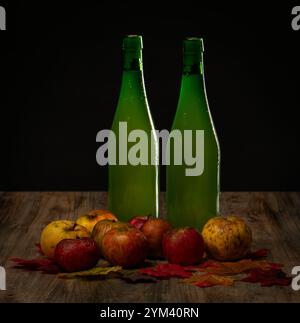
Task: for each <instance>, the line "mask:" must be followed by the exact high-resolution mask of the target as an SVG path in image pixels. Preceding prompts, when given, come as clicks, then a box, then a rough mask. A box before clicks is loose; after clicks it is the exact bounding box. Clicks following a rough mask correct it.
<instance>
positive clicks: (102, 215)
mask: <svg viewBox="0 0 300 323" xmlns="http://www.w3.org/2000/svg"><path fill="white" fill-rule="evenodd" d="M102 220H113V221H118V218H117V217H116V216H115V215H114V214H112V213H111V212H110V211H108V210H93V211H90V212H88V213H86V214H83V215H81V216H80V217H79V218H78V219H77V220H76V223H78V224H80V225H82V226H84V227H86V228H87V229H88V230H89V231H90V232H91V233H92V231H93V228H94V226H95V224H96V223H97V222H99V221H102Z"/></svg>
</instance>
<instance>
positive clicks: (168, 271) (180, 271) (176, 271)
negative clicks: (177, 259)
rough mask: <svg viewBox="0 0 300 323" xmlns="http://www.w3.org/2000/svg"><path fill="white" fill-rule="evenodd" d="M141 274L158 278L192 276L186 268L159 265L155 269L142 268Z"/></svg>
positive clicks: (173, 265)
mask: <svg viewBox="0 0 300 323" xmlns="http://www.w3.org/2000/svg"><path fill="white" fill-rule="evenodd" d="M139 272H140V273H141V274H146V275H149V276H153V277H157V278H172V277H177V278H187V277H190V276H191V275H192V273H191V272H189V271H187V270H186V269H185V267H183V266H180V265H175V264H158V265H156V266H154V267H149V268H140V269H139Z"/></svg>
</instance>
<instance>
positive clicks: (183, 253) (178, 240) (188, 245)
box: [163, 227, 204, 266]
mask: <svg viewBox="0 0 300 323" xmlns="http://www.w3.org/2000/svg"><path fill="white" fill-rule="evenodd" d="M163 253H164V256H165V257H166V259H167V260H168V261H169V262H170V263H173V264H178V265H184V266H189V265H195V264H197V263H199V262H200V261H201V259H202V258H203V254H204V240H203V237H202V235H201V234H200V233H199V232H198V231H197V230H196V229H194V228H190V227H185V228H179V229H173V230H171V231H169V232H167V233H166V234H165V235H164V238H163Z"/></svg>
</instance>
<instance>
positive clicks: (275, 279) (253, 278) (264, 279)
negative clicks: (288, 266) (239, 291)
mask: <svg viewBox="0 0 300 323" xmlns="http://www.w3.org/2000/svg"><path fill="white" fill-rule="evenodd" d="M241 281H243V282H248V283H260V285H261V286H262V287H269V286H288V285H290V284H291V278H290V277H287V276H286V274H285V273H284V272H283V271H282V270H281V269H279V268H270V269H266V270H264V269H260V268H258V269H252V270H251V271H250V272H249V273H248V276H247V277H245V278H244V279H242V280H241Z"/></svg>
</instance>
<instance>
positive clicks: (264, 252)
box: [245, 248, 270, 260]
mask: <svg viewBox="0 0 300 323" xmlns="http://www.w3.org/2000/svg"><path fill="white" fill-rule="evenodd" d="M269 253H270V250H269V249H265V248H262V249H258V250H256V251H250V252H248V253H247V255H246V257H245V258H248V259H252V260H255V259H259V258H265V257H267V256H268V254H269Z"/></svg>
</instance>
